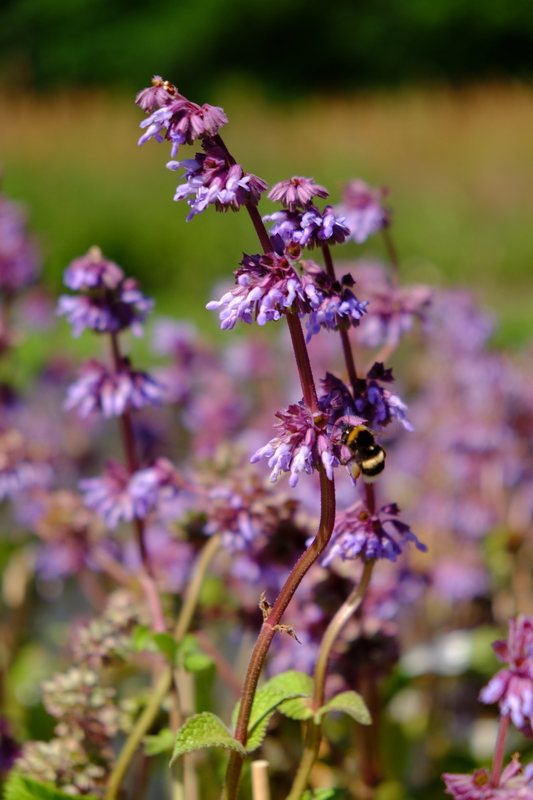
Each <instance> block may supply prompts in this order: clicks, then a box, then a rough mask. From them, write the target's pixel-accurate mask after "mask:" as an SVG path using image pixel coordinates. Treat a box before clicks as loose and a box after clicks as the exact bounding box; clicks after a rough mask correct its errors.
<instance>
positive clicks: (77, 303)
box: [57, 278, 154, 337]
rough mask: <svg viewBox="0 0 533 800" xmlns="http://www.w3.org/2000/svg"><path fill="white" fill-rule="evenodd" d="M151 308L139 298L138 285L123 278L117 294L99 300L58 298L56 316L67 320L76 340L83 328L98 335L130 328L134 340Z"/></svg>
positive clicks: (106, 293) (84, 296)
mask: <svg viewBox="0 0 533 800" xmlns="http://www.w3.org/2000/svg"><path fill="white" fill-rule="evenodd" d="M153 306H154V301H153V300H152V299H151V298H149V297H145V296H144V295H143V294H142V292H141V291H140V290H139V287H138V284H137V281H136V280H134V279H133V278H126V279H125V280H124V281H122V283H121V284H120V285H119V286H118V287H117V289H116V290H113V291H109V290H105V291H103V292H102V293H101V294H100V295H99V296H98V295H96V296H95V295H93V294H82V295H78V296H76V295H66V294H64V295H61V297H60V298H59V300H58V304H57V314H58V315H59V316H65V317H66V318H67V320H68V321H69V322H70V324H71V325H72V335H73V336H75V337H77V336H80V334H81V333H82V332H83V331H84V330H85V328H90V329H91V330H93V331H98V332H100V333H118V332H119V331H122V330H124V329H125V328H131V331H132V333H133V334H134V336H142V334H143V330H142V326H141V323H142V322H144V320H145V319H146V316H147V314H148V312H149V311H151V310H152V308H153Z"/></svg>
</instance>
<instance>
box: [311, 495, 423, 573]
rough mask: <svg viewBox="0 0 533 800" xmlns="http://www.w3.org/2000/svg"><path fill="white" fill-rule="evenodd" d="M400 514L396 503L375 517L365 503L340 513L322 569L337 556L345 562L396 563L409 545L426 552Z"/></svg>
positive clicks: (383, 508) (389, 505) (384, 508)
mask: <svg viewBox="0 0 533 800" xmlns="http://www.w3.org/2000/svg"><path fill="white" fill-rule="evenodd" d="M399 513H400V509H399V508H398V506H397V505H396V503H390V504H388V505H386V506H383V507H382V508H380V509H379V511H378V512H377V513H376V514H370V513H369V512H368V510H367V509H366V507H365V505H364V503H363V502H362V501H358V502H357V503H355V505H353V506H351V507H350V508H348V509H347V510H346V511H341V512H339V513H338V514H337V517H336V519H335V527H334V529H333V536H332V538H331V544H330V545H329V547H328V549H327V551H326V555H325V557H324V559H323V561H322V564H323V566H325V567H327V566H328V564H330V563H331V562H332V561H333V559H334V558H336V557H337V556H340V557H341V558H342V560H343V561H346V560H352V559H355V558H362V559H364V560H365V561H369V560H370V559H372V558H378V559H379V558H388V559H389V560H390V561H396V558H397V556H399V555H400V554H401V553H402V550H403V547H404V546H405V545H406V544H407V543H408V542H413V543H414V544H415V546H416V548H417V549H418V550H422V551H424V552H425V551H426V549H427V548H426V546H425V545H424V544H422V543H421V542H419V541H418V539H417V537H416V536H415V534H414V533H413V532H412V530H411V529H410V527H409V525H406V524H405V522H402V521H401V520H400V519H399V518H398V517H399ZM385 525H387V526H388V530H386V529H385Z"/></svg>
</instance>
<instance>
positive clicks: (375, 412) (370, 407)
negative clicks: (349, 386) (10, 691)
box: [354, 362, 414, 431]
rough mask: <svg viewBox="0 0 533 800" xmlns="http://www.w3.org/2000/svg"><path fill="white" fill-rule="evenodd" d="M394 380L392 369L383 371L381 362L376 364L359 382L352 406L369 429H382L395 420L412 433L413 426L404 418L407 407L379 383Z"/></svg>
mask: <svg viewBox="0 0 533 800" xmlns="http://www.w3.org/2000/svg"><path fill="white" fill-rule="evenodd" d="M393 380H394V378H393V377H392V369H385V368H384V366H383V364H382V363H381V362H376V363H375V364H373V365H372V367H371V368H370V370H369V371H368V372H367V375H366V379H362V380H359V381H358V382H357V383H358V388H359V393H358V395H357V397H356V398H355V401H354V405H355V410H356V412H357V414H359V415H360V416H362V417H364V418H365V419H366V421H367V422H368V424H369V425H370V427H377V426H379V427H380V428H384V427H386V426H387V425H389V424H390V423H391V422H392V421H393V420H396V421H397V422H398V423H399V424H400V425H401V426H402V427H403V428H405V430H407V431H412V430H414V429H413V426H412V425H411V423H410V422H409V420H408V419H407V417H406V412H407V406H406V405H405V403H404V402H403V401H402V400H401V399H400V398H399V397H398V395H396V394H393V392H391V391H390V390H389V389H385V387H383V386H380V383H390V382H392V381H393Z"/></svg>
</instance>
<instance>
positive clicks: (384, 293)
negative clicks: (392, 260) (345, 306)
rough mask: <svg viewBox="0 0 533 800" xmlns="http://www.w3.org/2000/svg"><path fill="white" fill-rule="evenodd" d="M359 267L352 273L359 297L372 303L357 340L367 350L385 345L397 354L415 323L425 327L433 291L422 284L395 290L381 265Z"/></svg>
mask: <svg viewBox="0 0 533 800" xmlns="http://www.w3.org/2000/svg"><path fill="white" fill-rule="evenodd" d="M357 263H358V264H359V265H358V266H356V267H355V268H354V269H353V270H352V272H353V274H354V276H355V279H356V280H357V284H358V286H359V292H360V295H361V296H363V297H364V298H365V299H367V300H368V301H369V307H368V314H367V315H366V316H365V319H364V320H363V322H362V324H361V326H360V328H359V330H358V332H357V339H358V340H359V341H360V342H361V343H362V344H364V345H366V346H367V347H380V346H382V345H386V346H387V347H389V348H390V349H391V350H394V349H396V347H398V345H399V343H400V339H401V337H402V336H403V335H404V334H405V333H408V332H409V331H410V330H412V328H413V324H414V321H415V319H418V320H420V322H422V323H423V324H426V322H427V311H428V308H429V306H430V305H431V301H432V298H433V291H432V289H430V287H429V286H424V285H423V284H415V285H412V286H395V285H394V284H393V282H392V279H391V276H390V274H389V272H388V271H387V270H386V269H385V268H384V267H383V265H382V264H379V263H377V262H375V263H374V262H370V263H368V262H366V263H365V262H363V263H361V262H357Z"/></svg>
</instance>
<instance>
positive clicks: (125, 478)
mask: <svg viewBox="0 0 533 800" xmlns="http://www.w3.org/2000/svg"><path fill="white" fill-rule="evenodd" d="M130 478H131V475H130V473H129V472H128V471H127V469H125V467H123V466H122V464H119V463H118V462H117V461H108V462H107V464H106V468H105V472H104V474H103V475H102V476H101V477H99V478H84V480H82V481H80V483H79V486H80V489H81V490H82V492H83V493H84V497H83V502H84V504H85V505H86V506H87V508H91V509H92V510H93V511H96V512H97V513H98V514H100V515H101V516H102V517H103V518H104V519H105V521H106V524H107V526H108V528H116V527H117V525H118V523H119V522H120V520H124V521H125V522H131V521H132V520H133V518H134V517H135V502H134V498H133V496H132V494H131V492H130V488H129V481H130Z"/></svg>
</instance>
